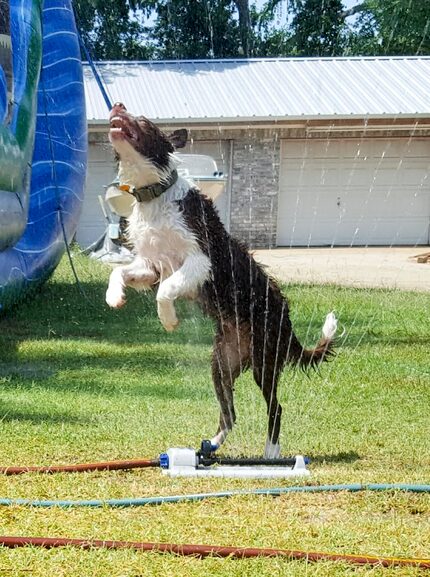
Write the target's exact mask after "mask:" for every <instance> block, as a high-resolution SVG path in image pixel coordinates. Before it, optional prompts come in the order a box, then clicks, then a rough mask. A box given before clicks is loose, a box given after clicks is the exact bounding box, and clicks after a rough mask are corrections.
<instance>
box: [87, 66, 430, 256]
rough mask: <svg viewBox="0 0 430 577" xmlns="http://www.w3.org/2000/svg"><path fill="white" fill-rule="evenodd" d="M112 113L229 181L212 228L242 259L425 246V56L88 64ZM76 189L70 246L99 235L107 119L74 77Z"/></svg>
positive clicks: (107, 176) (428, 100)
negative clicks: (177, 136) (154, 129)
mask: <svg viewBox="0 0 430 577" xmlns="http://www.w3.org/2000/svg"><path fill="white" fill-rule="evenodd" d="M97 70H98V73H99V75H100V77H101V79H102V82H103V85H104V87H105V88H106V90H107V93H108V95H109V98H110V99H111V101H112V102H117V101H121V102H123V103H124V104H125V105H126V106H127V109H128V110H129V111H130V112H132V113H133V114H144V115H145V116H147V117H148V118H150V119H151V120H153V121H155V122H156V123H157V124H158V125H159V126H160V127H162V128H163V129H164V130H166V131H169V130H174V129H175V128H178V127H186V128H188V130H189V132H190V142H189V144H188V146H187V149H186V151H185V152H191V153H196V154H208V155H210V156H212V157H213V158H214V159H215V160H216V162H217V165H218V170H221V171H222V172H224V174H226V175H228V179H227V183H226V187H225V191H224V193H223V202H222V203H221V205H220V206H221V208H220V212H221V218H222V219H223V221H224V223H225V224H226V226H227V228H228V229H229V230H230V231H231V233H232V234H233V235H234V236H236V237H238V238H240V239H241V240H244V241H245V242H247V243H248V245H250V246H251V247H256V248H257V247H259V248H269V247H274V246H288V247H293V246H370V245H380V246H392V245H416V244H421V245H427V244H429V222H430V178H429V171H430V57H380V58H376V57H375V58H369V57H366V58H358V57H357V58H309V59H305V58H286V59H284V58H277V59H250V60H245V59H243V60H207V61H206V60H204V61H200V60H193V61H152V62H100V63H97ZM84 78H85V89H86V98H87V117H88V126H89V165H88V178H87V191H86V199H85V203H84V209H83V214H82V217H81V221H80V225H79V229H78V233H77V240H78V242H79V243H80V244H81V245H83V246H86V245H88V244H90V243H91V242H92V241H94V240H95V239H96V238H97V237H98V236H99V235H100V234H101V233H102V232H103V230H104V227H105V224H106V223H105V221H104V218H103V214H102V212H101V210H100V205H99V201H98V195H100V194H103V187H104V186H105V185H107V184H109V182H111V181H112V180H113V178H114V176H115V163H114V160H113V154H112V151H111V147H110V145H109V143H108V139H107V133H108V120H107V119H108V113H109V111H108V108H107V106H106V104H105V102H104V99H103V96H102V93H101V91H100V88H99V86H98V85H97V82H96V80H95V78H94V75H93V74H92V71H91V68H90V67H89V65H84Z"/></svg>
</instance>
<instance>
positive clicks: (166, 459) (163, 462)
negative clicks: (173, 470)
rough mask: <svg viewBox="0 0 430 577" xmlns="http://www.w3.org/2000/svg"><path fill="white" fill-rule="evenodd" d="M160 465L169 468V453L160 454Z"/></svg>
mask: <svg viewBox="0 0 430 577" xmlns="http://www.w3.org/2000/svg"><path fill="white" fill-rule="evenodd" d="M160 467H161V468H162V469H168V468H169V455H168V454H167V453H161V455H160Z"/></svg>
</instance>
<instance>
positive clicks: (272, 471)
mask: <svg viewBox="0 0 430 577" xmlns="http://www.w3.org/2000/svg"><path fill="white" fill-rule="evenodd" d="M217 448H218V447H214V446H213V445H212V444H211V442H210V441H202V443H201V447H200V449H199V450H198V451H196V450H194V449H190V448H182V447H175V448H171V449H168V450H167V451H166V452H165V453H162V454H161V455H160V456H159V458H158V459H128V460H125V461H104V462H97V463H78V464H73V465H50V466H20V467H14V466H11V467H0V474H3V475H21V474H23V473H50V474H53V473H79V472H81V473H82V472H86V471H115V470H116V471H117V470H124V469H143V468H147V467H161V469H162V471H163V473H165V474H166V475H170V476H172V477H177V476H182V477H241V478H248V479H270V478H278V479H279V478H286V477H304V476H309V475H310V473H309V471H308V470H307V468H306V465H308V464H309V459H308V458H306V457H303V456H302V455H297V456H296V457H291V458H288V459H260V458H257V457H251V458H234V457H218V456H217V455H215V451H216V449H217Z"/></svg>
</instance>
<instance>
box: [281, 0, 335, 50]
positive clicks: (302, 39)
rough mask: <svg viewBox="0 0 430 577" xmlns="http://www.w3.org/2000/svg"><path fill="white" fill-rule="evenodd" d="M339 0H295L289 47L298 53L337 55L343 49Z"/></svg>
mask: <svg viewBox="0 0 430 577" xmlns="http://www.w3.org/2000/svg"><path fill="white" fill-rule="evenodd" d="M342 14H343V5H342V2H341V0H296V2H295V11H294V18H293V21H292V24H291V28H292V32H293V46H294V48H293V50H294V53H295V54H297V55H299V56H338V55H341V54H342V53H343V49H344V29H345V20H344V17H343V15H342Z"/></svg>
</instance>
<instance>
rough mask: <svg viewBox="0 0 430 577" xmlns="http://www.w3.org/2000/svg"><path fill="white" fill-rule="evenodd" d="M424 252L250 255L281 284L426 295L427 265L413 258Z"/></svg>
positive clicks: (322, 250) (307, 250) (362, 250)
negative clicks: (314, 284)
mask: <svg viewBox="0 0 430 577" xmlns="http://www.w3.org/2000/svg"><path fill="white" fill-rule="evenodd" d="M425 252H430V247H428V246H427V247H426V246H424V247H396V248H386V247H379V248H378V247H376V248H375V247H372V248H303V249H302V248H275V249H270V250H256V251H255V252H254V254H255V258H256V259H257V260H258V261H259V262H260V263H262V264H264V265H266V266H267V267H268V269H269V271H270V272H271V274H272V275H273V276H274V277H275V278H278V279H280V280H283V281H288V282H291V281H293V282H307V283H321V284H324V283H335V284H338V285H343V286H352V287H361V288H364V287H379V288H397V289H403V290H416V291H430V264H418V263H417V259H416V258H414V257H415V256H416V255H418V254H422V253H425Z"/></svg>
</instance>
